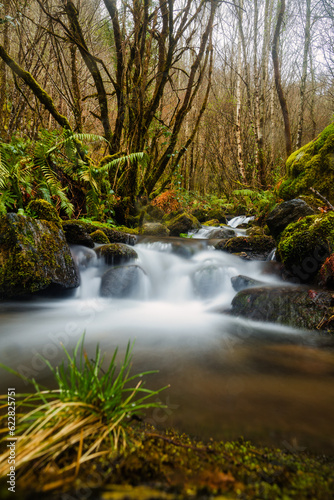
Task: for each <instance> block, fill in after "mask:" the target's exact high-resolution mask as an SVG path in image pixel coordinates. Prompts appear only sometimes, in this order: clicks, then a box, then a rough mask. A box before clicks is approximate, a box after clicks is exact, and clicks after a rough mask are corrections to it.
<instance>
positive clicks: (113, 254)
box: [95, 243, 138, 266]
mask: <svg viewBox="0 0 334 500" xmlns="http://www.w3.org/2000/svg"><path fill="white" fill-rule="evenodd" d="M95 252H96V254H97V256H98V257H99V258H103V259H104V262H105V263H106V264H107V265H109V266H112V265H118V264H121V263H124V262H128V261H130V260H133V259H136V258H137V257H138V255H137V252H135V250H134V249H133V248H130V247H128V246H127V245H124V244H123V243H110V244H109V245H102V246H101V247H98V248H96V250H95Z"/></svg>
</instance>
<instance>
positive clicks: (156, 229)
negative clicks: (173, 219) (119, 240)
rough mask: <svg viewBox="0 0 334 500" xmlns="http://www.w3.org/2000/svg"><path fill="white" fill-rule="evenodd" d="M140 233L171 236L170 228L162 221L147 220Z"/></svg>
mask: <svg viewBox="0 0 334 500" xmlns="http://www.w3.org/2000/svg"><path fill="white" fill-rule="evenodd" d="M140 234H143V235H145V236H169V229H167V226H166V225H165V224H161V223H160V222H146V223H145V224H143V225H142V227H141V230H140Z"/></svg>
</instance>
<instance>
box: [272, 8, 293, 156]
mask: <svg viewBox="0 0 334 500" xmlns="http://www.w3.org/2000/svg"><path fill="white" fill-rule="evenodd" d="M284 13H285V0H279V11H278V17H277V23H276V28H275V32H274V38H273V45H272V52H271V54H272V59H273V65H274V74H275V85H276V90H277V95H278V99H279V102H280V105H281V109H282V115H283V121H284V133H285V149H286V155H287V156H290V154H291V152H292V143H291V129H290V118H289V110H288V106H287V103H286V99H285V96H284V92H283V87H282V81H281V72H280V67H279V58H278V42H279V36H280V31H281V27H282V23H283V17H284Z"/></svg>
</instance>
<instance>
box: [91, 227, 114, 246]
mask: <svg viewBox="0 0 334 500" xmlns="http://www.w3.org/2000/svg"><path fill="white" fill-rule="evenodd" d="M90 237H91V238H92V240H93V241H94V243H102V244H103V245H108V243H110V241H109V238H108V236H106V234H105V233H104V232H103V231H101V229H97V230H96V231H93V232H92V233H91V234H90Z"/></svg>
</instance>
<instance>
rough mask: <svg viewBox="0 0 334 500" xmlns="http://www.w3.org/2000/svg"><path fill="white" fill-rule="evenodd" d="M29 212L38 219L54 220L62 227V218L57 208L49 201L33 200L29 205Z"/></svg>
mask: <svg viewBox="0 0 334 500" xmlns="http://www.w3.org/2000/svg"><path fill="white" fill-rule="evenodd" d="M27 212H28V213H29V214H31V216H32V217H36V219H41V220H48V221H50V222H54V223H55V224H56V225H57V226H58V227H60V228H62V220H61V218H60V217H59V214H58V212H57V210H56V209H55V208H54V207H53V206H52V205H51V203H49V202H48V201H45V200H32V201H31V202H30V203H29V204H28V206H27Z"/></svg>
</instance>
